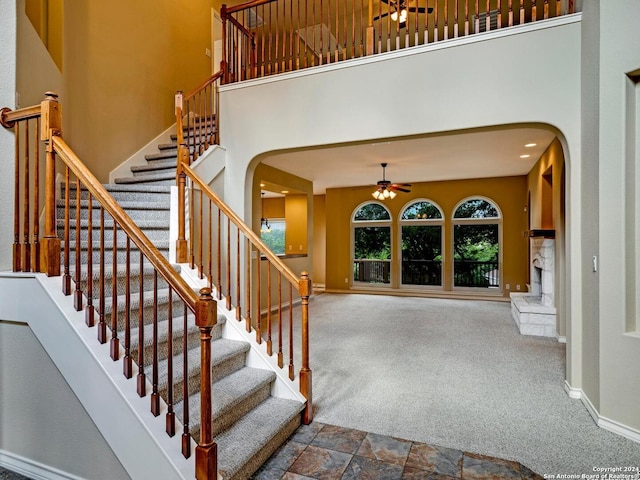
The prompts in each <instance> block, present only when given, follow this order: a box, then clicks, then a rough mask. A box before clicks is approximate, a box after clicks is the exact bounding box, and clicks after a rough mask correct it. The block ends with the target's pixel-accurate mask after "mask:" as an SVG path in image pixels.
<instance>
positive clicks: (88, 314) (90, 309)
mask: <svg viewBox="0 0 640 480" xmlns="http://www.w3.org/2000/svg"><path fill="white" fill-rule="evenodd" d="M87 202H88V204H87V224H88V227H87V245H91V246H93V199H92V197H91V192H89V191H87ZM89 251H90V252H91V254H90V255H89V259H88V260H87V306H86V308H85V311H84V321H85V323H86V324H87V326H88V327H93V326H94V325H95V319H94V313H95V308H94V306H93V248H91V250H89Z"/></svg>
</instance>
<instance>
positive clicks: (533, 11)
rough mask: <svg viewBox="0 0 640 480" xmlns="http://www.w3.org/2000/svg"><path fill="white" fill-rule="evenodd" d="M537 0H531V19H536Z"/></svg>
mask: <svg viewBox="0 0 640 480" xmlns="http://www.w3.org/2000/svg"><path fill="white" fill-rule="evenodd" d="M537 4H538V2H537V0H531V21H532V22H535V21H536V20H538V5H537Z"/></svg>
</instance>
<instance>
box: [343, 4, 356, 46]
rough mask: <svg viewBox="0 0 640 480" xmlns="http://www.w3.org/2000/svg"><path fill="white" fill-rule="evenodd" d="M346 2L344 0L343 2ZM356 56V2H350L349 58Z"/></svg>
mask: <svg viewBox="0 0 640 480" xmlns="http://www.w3.org/2000/svg"><path fill="white" fill-rule="evenodd" d="M345 3H346V2H345ZM355 56H356V2H355V0H353V1H352V2H351V58H355Z"/></svg>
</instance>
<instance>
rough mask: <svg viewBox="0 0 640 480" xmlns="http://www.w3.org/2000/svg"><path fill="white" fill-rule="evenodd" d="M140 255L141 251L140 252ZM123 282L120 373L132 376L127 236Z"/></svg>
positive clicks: (129, 267) (129, 274)
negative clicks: (122, 340)
mask: <svg viewBox="0 0 640 480" xmlns="http://www.w3.org/2000/svg"><path fill="white" fill-rule="evenodd" d="M140 256H142V252H141V253H140ZM124 267H125V268H124V271H125V280H124V281H125V284H124V358H123V359H122V373H123V374H124V376H125V378H131V377H132V376H133V360H132V359H131V240H130V239H129V236H127V240H126V242H125V266H124Z"/></svg>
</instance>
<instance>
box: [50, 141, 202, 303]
mask: <svg viewBox="0 0 640 480" xmlns="http://www.w3.org/2000/svg"><path fill="white" fill-rule="evenodd" d="M52 141H53V145H54V149H55V152H56V153H57V154H58V156H59V157H60V158H61V159H62V160H63V161H64V162H65V164H66V165H67V166H68V167H69V168H70V169H71V171H72V172H73V174H74V175H75V176H76V177H77V178H79V179H80V181H81V182H82V183H83V184H84V185H85V186H86V187H87V189H88V190H89V191H90V192H91V194H92V195H93V196H94V197H95V198H96V200H98V202H99V203H100V204H102V205H103V207H104V209H105V210H106V211H107V212H108V213H109V215H111V217H112V218H113V219H114V220H115V221H116V222H117V223H118V224H119V226H120V228H121V229H122V230H123V231H124V232H125V233H126V234H127V235H128V236H129V237H130V238H131V240H132V241H133V243H135V244H136V246H137V247H138V248H139V249H140V251H141V252H142V253H143V254H144V255H145V257H146V258H148V259H149V261H150V262H151V264H152V265H153V266H154V267H155V268H156V270H157V271H158V273H159V274H160V275H161V276H162V277H163V278H164V279H165V280H166V281H167V282H169V283H170V284H171V285H172V287H173V289H174V290H175V291H176V293H177V294H178V295H179V296H180V298H181V299H182V300H183V301H184V302H185V304H187V305H188V306H189V307H191V308H192V309H193V310H195V309H196V304H197V302H198V296H197V294H196V293H195V292H194V291H193V290H192V289H191V287H189V285H188V284H187V282H186V281H185V280H184V279H183V278H182V277H181V276H180V275H178V274H177V273H176V272H175V270H174V269H173V268H172V267H171V264H170V263H169V261H168V260H167V259H166V258H164V257H163V256H162V254H161V253H160V252H159V251H158V249H156V248H155V247H154V246H153V244H152V243H151V241H150V240H149V239H148V238H147V237H146V236H145V235H144V233H142V230H140V228H139V227H138V226H137V225H136V224H135V223H134V222H133V220H131V218H130V217H129V215H127V213H126V212H125V211H124V210H123V209H122V207H121V206H120V205H119V204H118V203H117V202H116V201H115V200H114V199H113V197H112V196H111V195H109V193H108V192H107V190H106V189H105V188H104V186H103V185H102V184H101V183H100V182H99V181H98V180H97V179H96V178H95V177H94V176H93V174H91V172H90V171H89V170H88V169H87V167H86V166H85V165H84V164H83V163H82V162H81V160H80V159H79V158H78V157H77V155H76V154H75V153H74V152H73V150H71V148H70V147H69V146H68V145H67V143H66V142H65V141H64V140H63V139H62V138H61V137H59V136H54V137H53V138H52Z"/></svg>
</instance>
